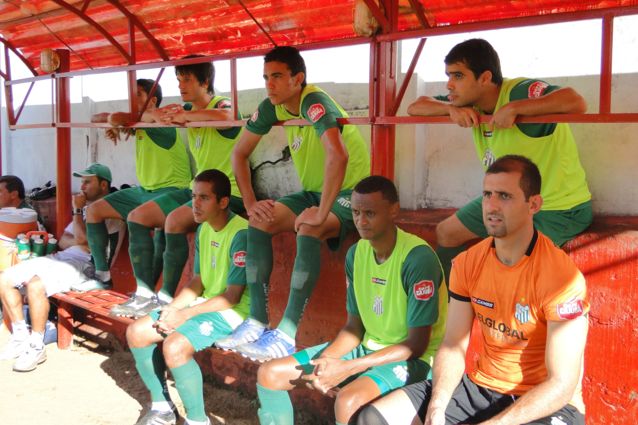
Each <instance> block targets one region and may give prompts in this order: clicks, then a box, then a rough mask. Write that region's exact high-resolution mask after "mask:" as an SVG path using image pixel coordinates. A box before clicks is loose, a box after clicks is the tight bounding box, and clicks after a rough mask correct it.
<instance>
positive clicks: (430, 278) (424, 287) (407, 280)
mask: <svg viewBox="0 0 638 425" xmlns="http://www.w3.org/2000/svg"><path fill="white" fill-rule="evenodd" d="M401 281H402V283H403V289H404V290H405V292H406V294H407V296H408V311H407V314H408V320H407V323H408V327H410V328H415V327H418V326H430V325H433V324H434V323H436V321H437V320H438V318H439V290H440V287H441V284H442V283H443V271H442V270H441V265H440V263H439V260H438V258H437V257H436V254H435V253H434V251H433V250H432V248H430V247H428V246H426V245H419V246H416V247H414V248H412V250H411V251H410V253H409V254H408V255H407V257H406V258H405V261H404V262H403V265H402V267H401Z"/></svg>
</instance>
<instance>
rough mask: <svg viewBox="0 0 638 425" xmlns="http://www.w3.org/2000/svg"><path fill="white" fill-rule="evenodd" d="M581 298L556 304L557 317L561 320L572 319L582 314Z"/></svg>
mask: <svg viewBox="0 0 638 425" xmlns="http://www.w3.org/2000/svg"><path fill="white" fill-rule="evenodd" d="M583 310H584V308H583V300H571V301H567V302H564V303H561V304H558V305H557V306H556V313H557V314H558V317H560V318H561V319H563V320H572V319H575V318H577V317H578V316H580V315H582V314H583Z"/></svg>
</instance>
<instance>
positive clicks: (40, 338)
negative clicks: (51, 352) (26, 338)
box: [31, 332, 44, 348]
mask: <svg viewBox="0 0 638 425" xmlns="http://www.w3.org/2000/svg"><path fill="white" fill-rule="evenodd" d="M31 345H33V346H34V347H36V348H43V347H44V333H40V332H31Z"/></svg>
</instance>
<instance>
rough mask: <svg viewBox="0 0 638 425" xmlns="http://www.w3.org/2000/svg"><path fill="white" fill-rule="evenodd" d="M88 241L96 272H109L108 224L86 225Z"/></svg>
mask: <svg viewBox="0 0 638 425" xmlns="http://www.w3.org/2000/svg"><path fill="white" fill-rule="evenodd" d="M86 239H87V241H88V243H89V249H90V250H91V256H93V262H94V263H95V270H99V271H103V272H106V271H108V270H109V263H108V260H107V258H106V247H107V245H108V243H109V233H108V231H107V230H106V223H104V222H103V221H102V222H100V223H86Z"/></svg>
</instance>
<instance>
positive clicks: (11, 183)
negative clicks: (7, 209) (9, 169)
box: [0, 174, 24, 199]
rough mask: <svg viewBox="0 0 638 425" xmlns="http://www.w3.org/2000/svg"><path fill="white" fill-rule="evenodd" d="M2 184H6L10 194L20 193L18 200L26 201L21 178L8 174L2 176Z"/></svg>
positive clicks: (0, 177) (0, 181) (0, 179)
mask: <svg viewBox="0 0 638 425" xmlns="http://www.w3.org/2000/svg"><path fill="white" fill-rule="evenodd" d="M0 183H4V186H5V187H6V188H7V191H8V192H9V193H10V192H18V198H20V199H24V183H22V180H21V179H20V177H18V176H13V175H11V174H6V175H4V176H0Z"/></svg>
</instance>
